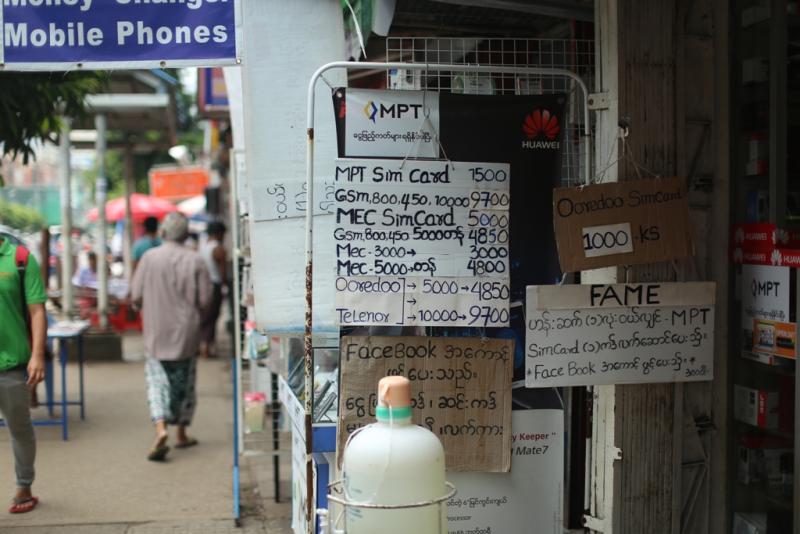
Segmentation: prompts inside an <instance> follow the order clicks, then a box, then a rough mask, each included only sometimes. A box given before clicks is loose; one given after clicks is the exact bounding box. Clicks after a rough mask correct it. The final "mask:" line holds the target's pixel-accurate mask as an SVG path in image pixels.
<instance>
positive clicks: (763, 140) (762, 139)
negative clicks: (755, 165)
mask: <svg viewBox="0 0 800 534" xmlns="http://www.w3.org/2000/svg"><path fill="white" fill-rule="evenodd" d="M747 156H748V157H747V161H757V160H760V159H763V160H765V159H767V158H769V143H767V136H766V135H765V134H763V133H759V132H756V133H751V134H750V135H748V136H747Z"/></svg>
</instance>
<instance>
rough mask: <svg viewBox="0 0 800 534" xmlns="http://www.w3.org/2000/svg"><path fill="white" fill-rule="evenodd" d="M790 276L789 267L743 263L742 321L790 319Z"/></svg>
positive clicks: (744, 322)
mask: <svg viewBox="0 0 800 534" xmlns="http://www.w3.org/2000/svg"><path fill="white" fill-rule="evenodd" d="M791 279H792V270H791V268H789V267H773V266H767V265H742V324H746V323H747V322H749V321H750V320H752V319H769V320H772V321H787V322H788V321H789V320H790V319H789V317H790V315H792V313H791V307H790V303H791V301H792V300H793V299H792V298H791V297H792V293H793V291H792V287H791V285H792V280H791Z"/></svg>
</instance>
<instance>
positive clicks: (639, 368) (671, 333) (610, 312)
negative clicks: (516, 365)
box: [525, 282, 715, 388]
mask: <svg viewBox="0 0 800 534" xmlns="http://www.w3.org/2000/svg"><path fill="white" fill-rule="evenodd" d="M714 291H715V284H714V283H712V282H689V283H663V284H613V285H602V284H594V285H588V284H586V285H566V286H530V287H528V299H527V313H526V321H527V324H526V330H527V333H526V337H525V341H526V372H525V374H526V377H525V384H526V386H527V387H535V388H538V387H559V386H588V385H603V384H642V383H653V382H694V381H700V380H711V379H712V378H713V362H714V358H713V356H714V350H713V349H714V346H713V345H714V300H715V293H714Z"/></svg>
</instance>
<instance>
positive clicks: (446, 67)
mask: <svg viewBox="0 0 800 534" xmlns="http://www.w3.org/2000/svg"><path fill="white" fill-rule="evenodd" d="M331 69H347V70H350V69H352V70H388V69H406V70H419V71H427V70H434V71H451V72H465V73H466V72H484V73H497V74H539V75H546V76H563V77H565V78H570V79H571V80H573V81H574V82H575V83H576V84H577V86H578V87H579V88H580V90H581V93H582V94H583V116H584V118H585V121H584V125H583V132H584V135H585V136H586V137H587V138H588V137H590V136H591V127H590V125H589V90H588V88H587V87H586V84H585V83H584V81H583V80H582V79H581V77H580V76H578V75H577V74H575V73H574V72H570V71H568V70H566V69H551V68H542V67H495V66H489V65H450V64H427V63H402V62H387V63H378V62H354V61H334V62H332V63H328V64H326V65H323V66H321V67H320V68H318V69H317V71H316V72H315V73H314V74H313V75H312V76H311V80H310V81H309V82H308V94H307V99H306V133H307V143H306V144H307V146H306V194H307V195H308V198H307V204H306V206H307V209H306V240H305V257H306V317H305V318H306V325H305V335H304V340H303V341H304V346H305V387H304V392H305V434H306V435H305V442H306V480H307V487H306V492H307V493H306V501H307V507H306V518H307V520H308V525H309V527H308V528H309V533H310V534H313V532H314V524H315V521H314V513H313V512H314V482H313V480H314V477H313V474H314V473H313V464H312V461H313V458H312V452H313V450H314V448H313V444H312V441H313V436H312V425H311V411H312V408H313V399H312V395H313V391H314V348H313V340H312V331H313V318H312V317H313V315H312V314H313V279H314V250H313V249H314V217H313V214H314V108H315V99H314V96H315V94H314V91H315V88H316V85H317V80H319V78H320V77H321V76H322V75H323V74H324V73H325V72H326V71H329V70H331ZM590 158H591V156H590V154H589V150H586V151H585V153H584V159H585V166H584V168H585V177H584V181H585V183H587V184H588V183H590V182H591V167H590V165H591V160H590Z"/></svg>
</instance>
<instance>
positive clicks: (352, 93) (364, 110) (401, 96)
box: [344, 89, 439, 158]
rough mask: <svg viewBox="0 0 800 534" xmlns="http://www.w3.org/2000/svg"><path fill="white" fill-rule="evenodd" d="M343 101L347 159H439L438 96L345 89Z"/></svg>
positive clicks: (420, 92)
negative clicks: (411, 157)
mask: <svg viewBox="0 0 800 534" xmlns="http://www.w3.org/2000/svg"><path fill="white" fill-rule="evenodd" d="M345 98H346V107H345V109H346V120H345V132H344V144H345V154H347V156H349V157H373V158H374V157H382V158H392V157H395V158H405V157H408V156H414V157H420V158H437V157H439V145H438V142H437V141H436V139H435V137H436V135H437V133H438V131H439V93H436V92H432V91H430V92H423V91H374V90H369V89H361V90H359V89H348V90H347V93H346V97H345ZM426 117H427V118H428V119H429V120H430V122H429V126H428V125H426V123H425V118H426Z"/></svg>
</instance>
